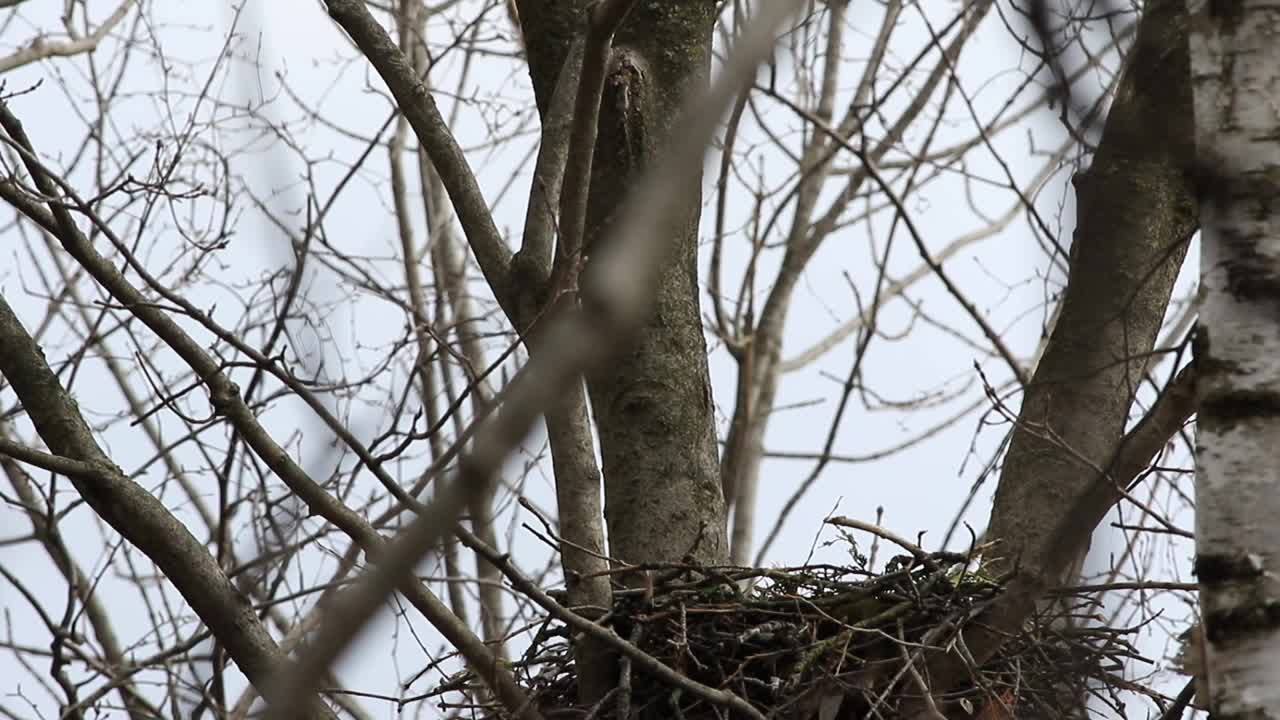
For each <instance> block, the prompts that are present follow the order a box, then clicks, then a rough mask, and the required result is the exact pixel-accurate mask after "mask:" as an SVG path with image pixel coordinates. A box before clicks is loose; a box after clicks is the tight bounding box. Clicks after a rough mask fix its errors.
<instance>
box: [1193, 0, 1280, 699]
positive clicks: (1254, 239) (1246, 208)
mask: <svg viewBox="0 0 1280 720" xmlns="http://www.w3.org/2000/svg"><path fill="white" fill-rule="evenodd" d="M1187 6H1188V10H1189V12H1190V14H1191V17H1192V24H1191V28H1192V32H1191V60H1192V84H1193V91H1194V93H1195V121H1196V140H1197V143H1198V151H1199V152H1198V160H1199V169H1200V172H1201V179H1202V181H1201V186H1200V189H1201V191H1202V203H1201V211H1200V217H1201V226H1202V228H1203V232H1202V235H1201V242H1202V244H1201V263H1200V267H1201V270H1200V292H1201V297H1202V298H1203V305H1202V306H1201V308H1200V324H1199V326H1198V327H1197V336H1196V346H1195V349H1196V362H1197V364H1198V365H1199V366H1200V370H1201V377H1200V385H1199V389H1198V390H1199V392H1198V394H1199V400H1200V419H1199V427H1198V432H1197V438H1196V574H1197V576H1198V578H1199V582H1200V608H1201V618H1202V622H1203V625H1204V632H1203V633H1202V638H1203V640H1202V647H1201V648H1198V649H1199V650H1200V651H1202V653H1203V658H1204V659H1205V660H1207V663H1204V665H1203V667H1202V670H1207V681H1208V691H1209V692H1208V695H1209V697H1207V698H1205V697H1203V696H1202V697H1201V698H1200V699H1201V701H1206V700H1207V701H1208V703H1209V708H1210V714H1211V716H1212V717H1214V718H1280V684H1277V683H1276V682H1275V675H1276V669H1277V667H1280V624H1278V622H1277V620H1280V612H1277V609H1280V579H1278V578H1277V576H1276V574H1275V568H1276V567H1277V566H1280V524H1278V523H1277V522H1276V517H1277V516H1278V515H1280V492H1277V490H1280V465H1277V463H1276V460H1275V449H1276V447H1277V445H1280V312H1278V311H1280V205H1277V200H1276V198H1277V196H1280V115H1277V112H1276V97H1277V89H1278V88H1280V35H1277V32H1276V28H1277V27H1280V8H1277V7H1276V5H1275V3H1274V2H1264V1H1262V0H1234V2H1230V3H1223V2H1206V1H1204V0H1190V1H1189V2H1187Z"/></svg>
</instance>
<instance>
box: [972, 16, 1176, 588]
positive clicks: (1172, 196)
mask: <svg viewBox="0 0 1280 720" xmlns="http://www.w3.org/2000/svg"><path fill="white" fill-rule="evenodd" d="M1181 4H1182V0H1152V1H1151V2H1149V3H1148V4H1147V8H1146V13H1145V15H1144V17H1143V19H1142V21H1141V22H1142V25H1141V28H1140V30H1139V32H1138V36H1137V39H1136V41H1135V45H1134V47H1133V49H1132V50H1131V51H1130V57H1129V62H1128V67H1127V68H1126V70H1125V72H1124V76H1123V78H1122V79H1121V82H1120V86H1119V89H1118V91H1117V93H1116V99H1115V102H1114V104H1113V105H1112V108H1111V112H1110V113H1109V115H1108V117H1107V122H1106V125H1105V128H1104V130H1103V136H1102V140H1101V142H1100V143H1099V146H1098V151H1097V154H1096V155H1095V157H1094V160H1093V163H1092V165H1091V166H1090V167H1089V168H1088V169H1087V170H1084V171H1082V172H1080V173H1079V174H1077V175H1076V177H1075V180H1074V185H1075V188H1076V207H1077V216H1076V217H1077V220H1076V231H1075V240H1074V242H1073V244H1072V250H1071V256H1072V261H1071V267H1070V277H1069V279H1068V282H1067V288H1066V290H1065V292H1064V293H1063V299H1062V306H1061V314H1060V315H1059V319H1058V323H1057V325H1056V326H1055V328H1054V331H1053V334H1052V335H1051V336H1050V339H1049V343H1048V346H1047V347H1046V349H1045V353H1044V356H1043V357H1042V358H1041V360H1040V363H1039V365H1038V366H1037V368H1036V372H1035V375H1034V376H1033V377H1032V379H1031V383H1030V384H1029V385H1028V386H1027V390H1026V394H1025V395H1024V397H1023V400H1022V409H1021V412H1020V415H1019V421H1018V427H1017V429H1016V430H1015V431H1014V436H1013V440H1012V442H1011V444H1010V447H1009V453H1008V456H1007V457H1006V459H1005V464H1004V470H1003V472H1002V474H1001V477H1000V484H999V486H998V487H997V490H996V496H995V506H994V508H993V509H992V515H991V524H990V526H989V530H988V536H989V537H991V538H993V539H999V540H1001V541H1002V542H1003V543H1004V544H1003V545H1002V546H1001V549H999V550H997V551H996V553H995V554H996V555H997V556H998V557H997V558H995V560H996V561H997V562H998V564H1000V565H1001V566H1002V567H1006V568H1007V567H1012V565H1013V563H1014V562H1015V561H1016V562H1019V563H1020V565H1019V568H1020V571H1021V572H1026V573H1035V574H1044V579H1045V580H1046V581H1052V580H1054V579H1056V577H1057V573H1058V572H1061V571H1062V570H1063V569H1065V566H1066V565H1067V564H1069V562H1070V561H1071V559H1072V558H1074V557H1075V553H1074V552H1070V553H1065V554H1066V557H1064V552H1065V551H1064V549H1063V548H1060V547H1055V546H1052V545H1051V544H1050V543H1049V542H1048V541H1049V539H1050V538H1051V537H1053V535H1054V533H1055V531H1056V530H1057V526H1058V525H1059V524H1060V523H1061V522H1062V521H1063V520H1064V517H1063V514H1062V509H1063V508H1066V507H1071V506H1072V504H1073V503H1074V502H1075V501H1076V500H1077V499H1078V498H1079V497H1080V496H1081V495H1082V494H1083V493H1084V492H1085V491H1086V490H1087V489H1088V488H1089V487H1090V486H1091V485H1093V484H1094V483H1095V482H1096V481H1097V478H1098V475H1099V469H1105V468H1108V466H1109V464H1110V463H1111V462H1112V460H1113V458H1114V457H1115V456H1116V452H1117V449H1118V447H1119V443H1120V439H1121V436H1122V433H1123V432H1124V428H1125V423H1126V422H1127V420H1128V418H1129V409H1130V407H1131V405H1132V402H1133V397H1134V393H1135V392H1136V390H1137V387H1138V384H1139V381H1140V380H1141V378H1142V374H1143V373H1144V372H1145V371H1146V369H1147V366H1148V362H1149V360H1150V352H1151V350H1152V347H1153V346H1154V343H1155V338H1156V333H1157V331H1158V330H1159V328H1160V324H1161V322H1162V320H1163V318H1164V311H1165V308H1166V306H1167V305H1168V302H1169V295H1170V293H1171V292H1172V288H1173V282H1174V280H1175V279H1176V277H1177V274H1178V270H1179V268H1180V267H1181V264H1182V259H1183V257H1184V255H1185V253H1186V248H1187V241H1188V240H1189V239H1190V237H1191V234H1192V232H1193V231H1194V230H1195V228H1196V203H1195V197H1194V193H1193V173H1192V169H1191V168H1192V164H1191V163H1192V160H1191V152H1192V137H1191V95H1190V87H1189V83H1188V80H1187V68H1188V65H1187V54H1186V53H1187V51H1186V16H1185V14H1184V13H1183V12H1182V7H1181ZM1091 530H1092V527H1090V528H1088V531H1091ZM1087 537H1088V535H1087V532H1086V533H1085V534H1084V535H1083V539H1084V540H1085V541H1087ZM1049 565H1058V566H1059V567H1058V568H1057V569H1054V570H1050V568H1049Z"/></svg>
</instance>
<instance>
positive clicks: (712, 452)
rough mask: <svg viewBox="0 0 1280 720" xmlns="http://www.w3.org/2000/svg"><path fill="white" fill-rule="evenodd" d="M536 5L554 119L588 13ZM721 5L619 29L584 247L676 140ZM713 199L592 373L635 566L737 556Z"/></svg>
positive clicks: (683, 230) (678, 238)
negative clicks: (703, 265)
mask: <svg viewBox="0 0 1280 720" xmlns="http://www.w3.org/2000/svg"><path fill="white" fill-rule="evenodd" d="M563 5H564V4H563V3H560V4H557V3H547V2H537V1H536V0H525V2H522V3H520V16H521V19H522V23H523V25H524V32H525V39H526V43H527V46H528V54H529V66H530V74H531V77H532V79H533V84H534V90H535V93H536V94H537V98H538V105H539V108H540V109H541V110H543V111H544V112H545V110H546V108H547V107H548V105H549V103H550V92H551V90H552V89H553V87H554V78H555V76H556V74H557V73H558V72H559V68H560V66H561V64H562V63H563V60H564V58H565V57H566V55H567V53H568V48H569V46H570V43H571V40H572V38H573V36H574V33H575V32H576V31H577V29H578V28H580V27H581V22H582V21H581V19H580V18H577V17H574V15H573V13H571V12H569V11H567V10H566V9H565V8H564V7H563ZM714 18H715V7H714V4H712V3H709V2H703V1H702V0H682V1H679V2H661V3H658V2H642V3H640V4H639V6H638V7H637V8H636V9H635V10H634V11H633V12H632V13H631V15H630V16H628V18H627V20H626V22H625V23H624V24H623V26H622V28H621V29H620V30H619V32H618V34H617V36H616V38H615V41H614V51H613V54H612V58H611V61H610V66H609V68H608V70H609V76H608V78H607V79H606V85H605V90H604V97H603V102H602V105H601V109H600V122H599V126H598V130H599V135H598V139H597V143H596V150H595V159H594V163H593V166H592V173H591V188H590V201H589V206H588V215H587V224H586V235H585V239H584V243H583V244H584V251H585V253H586V254H587V256H588V257H589V256H590V255H591V253H592V249H593V246H594V243H595V242H596V240H597V239H598V238H600V237H602V236H604V235H606V234H607V233H608V231H609V229H610V227H611V223H612V221H613V219H614V212H615V210H616V209H617V208H618V207H619V205H620V204H621V203H622V200H623V198H624V197H625V196H626V195H627V194H628V192H629V191H630V189H631V188H632V187H634V185H635V184H636V182H637V180H638V178H639V177H640V175H641V173H642V172H643V171H644V170H645V169H646V167H647V166H648V164H649V162H650V160H651V159H652V158H653V157H654V156H655V154H656V153H657V152H658V151H659V149H660V148H662V147H663V146H664V145H665V143H666V142H667V141H668V139H669V137H668V136H669V133H670V131H671V128H672V126H673V124H674V122H675V120H676V117H677V116H678V114H679V113H678V111H679V107H680V103H681V101H682V100H683V99H684V98H686V97H687V96H688V95H689V94H690V93H691V92H697V91H699V90H701V89H702V88H703V87H704V86H705V84H706V79H707V73H708V70H709V66H710V57H711V55H710V52H711V30H712V23H713V21H714ZM700 205H701V203H700V197H699V196H697V195H693V196H691V197H690V198H689V199H688V202H687V203H686V205H685V207H684V208H682V209H681V212H679V213H675V214H672V215H671V216H669V218H668V222H667V224H666V227H667V235H668V237H669V242H670V243H671V245H672V247H671V248H670V249H671V253H670V255H669V258H670V259H669V260H668V262H667V265H666V266H665V267H664V268H663V271H662V274H661V281H660V284H659V287H658V288H657V302H656V304H655V306H654V310H653V314H652V315H651V317H650V319H649V322H648V323H647V324H646V326H645V328H644V329H643V330H642V332H641V333H640V337H639V338H638V340H637V341H636V342H635V343H634V344H632V345H631V346H630V347H629V348H627V349H625V350H624V351H623V352H622V353H621V354H620V355H619V356H618V360H617V362H616V364H614V365H613V366H612V367H611V368H610V369H609V370H608V371H607V372H601V373H597V374H595V375H593V376H592V377H591V378H590V379H589V388H590V394H591V401H592V406H593V408H594V409H595V417H596V422H597V429H598V431H599V435H600V446H601V447H600V451H601V457H602V459H603V472H604V486H605V518H606V521H607V524H608V528H609V543H610V551H611V554H612V555H614V556H616V557H619V558H621V559H624V560H627V561H629V562H645V561H662V560H667V561H670V560H679V559H681V558H683V557H684V556H685V555H686V554H690V553H691V554H692V556H693V557H694V558H695V559H697V560H699V561H702V562H722V561H724V560H726V559H727V550H726V543H725V521H724V504H723V500H722V496H721V490H720V481H719V472H718V468H717V452H716V444H715V426H714V421H713V415H712V406H711V393H710V383H709V380H708V370H707V361H706V342H705V340H704V338H703V335H702V320H701V312H700V309H699V305H698V295H699V293H698V282H697V263H696V260H697V235H698V215H699V212H700Z"/></svg>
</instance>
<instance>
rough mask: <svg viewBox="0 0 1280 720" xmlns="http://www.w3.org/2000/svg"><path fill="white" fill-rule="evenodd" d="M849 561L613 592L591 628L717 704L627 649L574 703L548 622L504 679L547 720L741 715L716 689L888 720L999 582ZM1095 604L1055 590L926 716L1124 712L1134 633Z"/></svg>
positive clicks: (557, 628) (703, 571) (785, 709)
mask: <svg viewBox="0 0 1280 720" xmlns="http://www.w3.org/2000/svg"><path fill="white" fill-rule="evenodd" d="M853 555H854V558H855V562H854V563H853V565H851V566H835V565H807V566H803V567H795V568H785V569H767V570H766V569H751V568H703V567H698V568H691V567H684V568H672V569H668V570H666V571H651V574H650V575H649V576H648V582H647V583H646V584H645V586H644V587H642V588H639V589H625V590H622V589H620V590H617V591H616V594H615V602H614V606H613V608H612V609H611V611H610V612H608V613H607V614H606V615H605V616H604V617H603V618H601V619H600V620H599V622H600V623H601V624H602V625H604V626H605V627H608V628H610V629H611V630H612V631H613V633H614V635H613V638H614V639H615V644H617V645H621V642H620V641H621V640H626V641H627V642H629V643H630V644H631V645H633V646H634V647H635V648H638V649H639V650H642V651H643V652H644V653H645V654H646V655H648V656H649V658H651V659H653V660H656V661H657V662H660V663H661V664H663V665H665V666H666V667H667V668H670V669H672V670H675V671H676V672H677V673H678V674H679V675H681V676H683V677H684V678H688V679H689V680H692V681H694V682H695V683H697V684H698V685H700V686H702V687H703V688H708V689H714V690H717V691H723V692H722V694H721V697H722V700H721V701H717V700H716V699H715V698H713V697H710V696H709V693H705V692H702V691H701V689H700V688H699V687H697V686H694V685H693V684H691V683H685V684H684V685H683V686H681V685H680V684H676V683H673V682H672V681H671V680H672V678H671V676H670V675H668V676H667V677H665V678H663V677H660V675H662V673H655V672H653V670H654V667H655V666H653V665H652V664H651V663H648V662H647V661H644V662H640V661H637V659H636V656H635V655H634V654H633V655H632V656H628V655H627V654H626V653H622V655H621V656H622V660H621V662H620V667H619V683H618V684H617V686H616V687H615V688H614V689H613V690H612V691H611V692H610V693H609V694H608V695H607V696H606V697H605V698H604V699H603V700H601V701H600V702H597V703H595V704H594V705H592V706H584V705H581V704H579V701H578V684H577V678H578V673H577V668H576V666H575V660H574V652H573V648H572V644H571V642H570V637H571V636H572V635H574V634H575V633H574V632H573V631H571V630H570V629H569V628H567V627H566V626H565V625H564V624H563V623H562V622H560V621H559V620H556V619H554V618H546V619H545V620H544V621H543V622H542V623H541V624H540V626H539V628H538V630H537V631H536V632H535V633H534V636H533V639H532V642H531V643H530V645H529V646H528V648H527V650H526V651H525V652H524V654H523V656H522V657H521V658H520V659H518V660H516V661H515V662H513V664H512V666H513V670H514V671H515V673H516V676H517V678H518V679H519V680H520V681H521V684H523V685H524V686H525V688H526V690H527V691H528V693H529V695H530V697H531V699H532V702H533V703H534V704H535V705H536V706H537V707H538V708H539V710H540V712H541V713H542V715H543V716H544V717H546V718H548V719H550V718H642V719H649V718H653V719H655V720H656V719H658V718H662V719H667V718H674V719H681V718H686V719H688V720H693V719H695V718H729V717H739V716H740V715H742V713H741V712H737V711H731V710H730V709H729V708H728V707H727V706H726V705H725V704H724V702H723V697H724V693H732V694H733V695H736V696H737V697H738V698H741V699H742V700H745V701H746V702H747V703H749V704H750V705H752V706H753V707H754V708H755V709H756V710H758V711H759V714H760V715H763V716H765V717H770V718H806V719H807V718H820V719H821V720H839V719H841V718H863V717H869V718H896V717H899V705H900V703H902V702H903V701H904V700H905V699H907V698H917V699H918V698H920V697H921V696H922V693H921V688H923V687H925V680H924V679H923V676H922V673H923V672H924V670H923V667H924V661H923V658H924V657H926V656H927V655H928V654H929V653H930V652H932V651H948V652H960V653H961V654H962V656H963V655H964V654H965V653H967V650H966V649H965V648H964V644H963V641H962V640H961V639H960V638H961V637H962V635H961V631H962V630H963V629H964V628H965V626H966V625H968V624H969V623H972V622H981V617H980V616H981V611H982V610H983V609H984V608H985V607H986V606H987V605H988V604H989V603H990V602H991V600H992V599H993V598H995V597H996V596H997V595H998V594H999V593H1000V591H1001V582H1000V580H999V579H997V578H991V577H987V576H985V575H983V574H981V573H978V572H973V571H972V570H971V569H970V563H969V558H968V557H967V556H965V555H959V554H954V553H934V554H924V553H921V554H920V555H918V556H910V555H908V556H901V557H897V558H894V559H893V560H891V561H890V562H889V563H888V564H887V565H886V567H885V568H884V570H883V571H882V572H880V573H871V572H868V571H867V570H865V569H863V568H864V567H865V565H867V563H866V560H865V558H862V557H861V556H860V555H859V554H858V552H857V548H856V546H855V547H854V548H853ZM859 561H860V562H859ZM1096 611H1097V607H1096V605H1095V601H1094V600H1092V599H1091V598H1090V597H1087V596H1083V595H1082V596H1069V595H1062V596H1057V597H1055V601H1054V602H1052V603H1046V604H1045V607H1044V608H1043V609H1042V610H1041V611H1040V612H1038V613H1037V614H1036V615H1034V616H1033V617H1031V618H1030V619H1029V620H1028V621H1027V622H1026V623H1025V625H1024V626H1023V629H1022V631H1021V632H1020V633H1018V634H1016V635H1014V636H1011V637H1009V638H1008V639H1007V640H1006V642H1005V643H1004V644H1003V645H1002V647H1001V648H1000V650H999V652H998V653H997V654H996V655H995V656H994V657H993V658H991V659H990V660H989V661H987V662H986V663H985V664H983V665H982V667H981V668H971V670H972V672H971V678H970V681H969V682H968V683H967V684H965V685H964V686H961V687H957V688H954V689H952V690H951V691H950V692H949V693H947V695H946V696H945V697H944V698H942V699H941V700H940V701H939V702H938V703H937V704H936V707H940V708H943V709H944V710H945V711H946V712H945V714H944V715H945V717H947V718H970V717H973V718H978V719H979V720H998V719H1000V718H1011V717H1013V716H1014V715H1013V713H1014V710H1015V708H1019V709H1018V710H1017V714H1018V716H1019V717H1037V718H1046V719H1050V720H1051V719H1053V718H1063V717H1082V716H1084V714H1085V713H1084V711H1083V710H1082V709H1081V708H1082V707H1085V706H1091V707H1093V708H1095V710H1097V709H1099V705H1105V706H1107V707H1110V708H1111V709H1112V710H1114V711H1115V712H1117V713H1118V714H1120V715H1121V716H1123V704H1122V702H1121V700H1120V691H1121V690H1139V691H1142V689H1141V688H1139V687H1136V686H1134V685H1133V684H1132V683H1128V682H1126V681H1124V680H1122V679H1121V674H1120V673H1121V670H1122V667H1123V665H1124V663H1125V661H1127V660H1133V659H1138V660H1142V658H1141V657H1140V656H1139V655H1138V653H1137V651H1136V650H1135V649H1134V647H1133V646H1132V645H1131V644H1130V642H1129V636H1130V635H1131V634H1132V633H1134V632H1136V630H1137V628H1120V629H1117V628H1109V627H1102V626H1100V625H1098V623H1097V622H1096V618H1097V612H1096ZM640 660H646V659H645V658H640ZM454 680H455V682H454V683H450V684H451V685H452V686H453V687H454V688H459V687H465V686H469V687H470V688H471V689H472V690H473V691H474V692H470V693H468V695H469V697H470V698H471V702H469V703H468V704H469V705H471V706H472V707H471V708H470V710H471V712H472V713H474V716H476V717H483V718H501V717H508V716H509V715H508V714H507V713H506V711H504V710H502V709H501V708H500V707H498V706H496V705H494V704H491V703H488V702H484V701H483V700H481V698H484V697H485V694H484V693H483V691H482V690H481V688H480V685H479V683H478V680H477V679H476V678H475V677H474V676H470V675H468V676H465V677H458V678H455V679H454ZM455 708H456V706H455ZM740 709H741V708H739V710H740Z"/></svg>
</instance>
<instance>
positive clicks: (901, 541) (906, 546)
mask: <svg viewBox="0 0 1280 720" xmlns="http://www.w3.org/2000/svg"><path fill="white" fill-rule="evenodd" d="M826 523H827V524H828V525H839V526H840V527H847V528H853V529H855V530H861V531H863V532H868V533H871V534H872V535H878V536H879V537H882V538H884V539H885V540H888V541H889V542H891V543H893V544H895V545H897V546H899V547H901V548H902V549H903V550H906V551H907V552H909V553H911V554H912V555H913V556H914V557H915V559H917V560H919V561H921V562H924V563H927V562H929V553H927V552H925V551H924V549H923V548H921V547H920V546H919V545H916V544H915V543H913V542H911V541H910V540H907V539H906V538H904V537H901V536H899V535H895V534H894V533H892V532H889V531H888V530H885V529H884V528H882V527H880V526H879V525H873V524H871V523H866V522H862V521H861V520H854V519H853V518H848V517H844V516H837V517H833V518H827V520H826Z"/></svg>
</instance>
